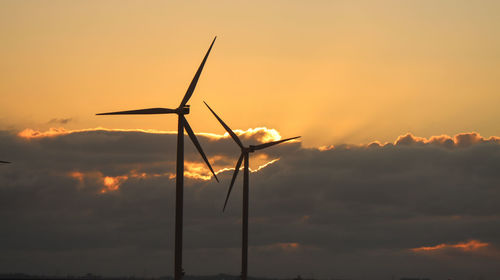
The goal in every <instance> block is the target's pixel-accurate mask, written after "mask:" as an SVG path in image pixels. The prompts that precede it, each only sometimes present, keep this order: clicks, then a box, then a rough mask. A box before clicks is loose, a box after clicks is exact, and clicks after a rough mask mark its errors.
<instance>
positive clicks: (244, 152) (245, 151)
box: [204, 102, 300, 280]
mask: <svg viewBox="0 0 500 280" xmlns="http://www.w3.org/2000/svg"><path fill="white" fill-rule="evenodd" d="M204 103H205V105H207V107H208V109H209V110H210V111H211V112H212V114H214V116H215V117H216V118H217V120H218V121H219V122H220V124H221V125H222V126H223V127H224V129H225V130H226V131H227V132H228V133H229V135H230V136H231V138H233V140H234V142H236V144H238V146H239V147H240V148H241V155H240V158H239V159H238V162H237V163H236V167H235V168H234V173H233V178H232V179H231V184H230V185H229V190H228V192H227V196H226V200H225V201H224V207H223V208H222V211H224V210H225V209H226V205H227V201H228V199H229V195H230V194H231V190H232V189H233V185H234V181H235V180H236V176H237V175H238V171H239V170H240V167H241V162H242V161H243V159H244V160H245V164H244V166H243V222H242V224H243V231H242V246H241V279H242V280H246V279H247V275H248V265H247V264H248V194H249V188H248V185H249V180H248V179H249V178H248V175H249V167H248V157H249V153H253V152H255V151H258V150H262V149H265V148H268V147H271V146H274V145H277V144H280V143H283V142H286V141H290V140H293V139H297V138H299V137H300V136H297V137H292V138H287V139H283V140H279V141H272V142H268V143H264V144H260V145H255V146H254V145H250V146H248V147H245V146H243V143H241V141H240V139H239V138H238V136H237V135H236V134H235V133H234V132H233V131H232V130H231V129H230V128H229V126H227V125H226V124H225V123H224V121H222V119H221V118H219V116H217V114H216V113H215V112H214V111H213V110H212V108H210V106H208V104H207V103H206V102H204Z"/></svg>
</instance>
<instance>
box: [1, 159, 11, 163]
mask: <svg viewBox="0 0 500 280" xmlns="http://www.w3.org/2000/svg"><path fill="white" fill-rule="evenodd" d="M0 163H11V162H8V161H3V160H0Z"/></svg>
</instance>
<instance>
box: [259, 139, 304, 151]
mask: <svg viewBox="0 0 500 280" xmlns="http://www.w3.org/2000/svg"><path fill="white" fill-rule="evenodd" d="M297 138H300V136H297V137H292V138H287V139H283V140H279V141H273V142H268V143H264V144H260V145H255V146H253V145H250V147H252V148H253V149H254V150H262V149H265V148H267V147H271V146H274V145H278V144H280V143H283V142H286V141H290V140H293V139H297Z"/></svg>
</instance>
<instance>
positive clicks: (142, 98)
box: [0, 1, 500, 146]
mask: <svg viewBox="0 0 500 280" xmlns="http://www.w3.org/2000/svg"><path fill="white" fill-rule="evenodd" d="M499 8H500V3H499V2H498V1H474V2H471V1H251V2H248V1H196V2H193V1H191V2H189V3H186V2H182V1H146V2H144V1H2V2H1V3H0V26H1V28H0V38H1V39H2V44H1V45H0V61H2V63H1V64H0V67H1V68H0V71H1V73H2V74H1V75H0V76H1V77H0V92H1V93H2V103H1V104H0V106H1V107H0V111H1V112H2V113H1V114H0V126H1V127H2V128H3V129H14V130H21V129H24V128H28V127H29V128H33V129H42V130H43V129H48V128H49V127H57V126H64V127H66V128H69V129H77V128H78V129H79V128H91V127H98V126H103V127H107V128H152V129H162V130H172V129H175V118H168V117H165V118H162V117H158V116H153V117H121V118H109V117H107V118H103V117H100V118H98V117H95V116H93V115H94V114H95V113H97V112H101V111H113V110H122V109H134V108H143V107H145V108H147V107H159V106H161V107H176V106H177V105H178V103H180V100H181V98H182V95H183V94H184V92H185V91H186V89H187V86H188V84H189V82H190V80H191V79H192V76H193V75H194V72H195V70H196V68H197V67H198V65H199V63H200V61H201V59H202V57H203V54H204V53H205V51H206V49H207V48H208V45H209V43H210V41H211V39H212V38H213V36H215V35H217V36H218V40H217V42H216V44H215V47H214V50H213V52H212V54H211V56H210V58H209V60H208V62H207V65H206V67H205V70H204V73H203V75H202V77H201V80H200V83H199V84H198V88H197V89H196V92H195V94H194V96H193V98H192V99H191V102H190V104H191V105H192V106H193V109H192V113H191V115H190V116H189V119H190V120H191V123H192V125H193V127H194V128H195V130H198V131H200V130H201V131H204V132H219V133H220V132H222V130H221V128H220V127H219V126H218V124H217V123H216V122H214V121H213V120H212V119H211V118H210V115H209V112H208V110H207V109H206V108H204V107H203V104H202V101H203V100H206V101H207V102H208V103H209V104H211V105H212V106H213V107H214V108H215V109H216V110H217V111H218V112H220V113H221V114H223V115H224V116H225V118H226V119H227V120H230V123H231V124H232V126H233V128H240V129H247V128H250V127H258V126H266V127H269V128H275V129H278V130H279V131H280V132H281V133H282V134H283V135H284V136H286V135H302V136H303V137H304V138H303V142H304V145H306V146H320V145H330V144H339V143H366V142H370V141H373V140H379V141H392V140H393V139H395V138H396V137H397V136H399V135H401V134H404V133H406V132H412V133H414V134H416V135H419V136H424V137H429V136H432V135H440V134H448V135H454V134H456V133H460V132H466V131H477V132H479V133H481V134H482V135H484V136H492V135H499V134H500V131H499V128H498V125H497V121H496V120H497V119H498V118H499V117H500V112H499V111H498V110H496V109H497V108H496V104H499V103H500V94H498V92H499V89H500V86H499V84H498V81H497V80H498V77H499V74H500V73H499V71H500V70H499V68H498V67H497V66H498V65H499V63H500V36H499V34H498V30H500V21H499V20H498V16H497V15H498V12H499V10H500V9H499ZM57 119H71V121H70V122H68V123H65V124H64V125H60V124H58V123H57V121H54V120H57ZM51 120H53V121H52V122H50V121H51Z"/></svg>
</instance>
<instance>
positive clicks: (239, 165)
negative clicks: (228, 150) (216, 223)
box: [222, 153, 244, 212]
mask: <svg viewBox="0 0 500 280" xmlns="http://www.w3.org/2000/svg"><path fill="white" fill-rule="evenodd" d="M243 156H244V154H243V153H241V156H240V158H239V159H238V162H237V163H236V167H235V168H234V172H233V178H232V179H231V185H229V191H228V192H227V196H226V201H224V208H222V212H224V210H226V205H227V200H228V199H229V195H230V194H231V190H232V189H233V185H234V181H236V176H237V175H238V171H240V167H241V162H242V161H243Z"/></svg>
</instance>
